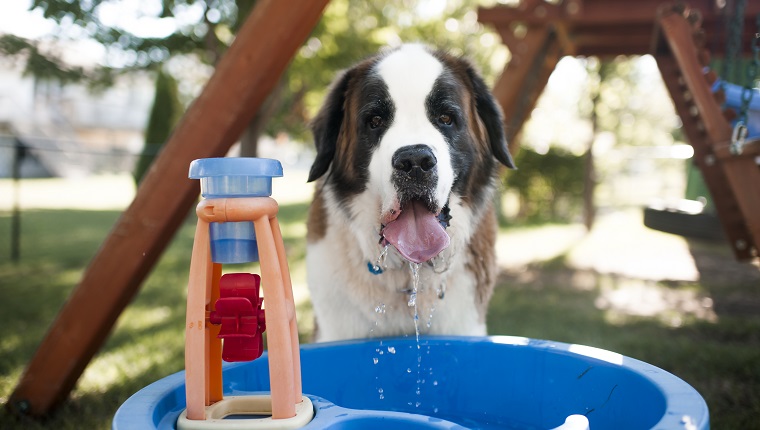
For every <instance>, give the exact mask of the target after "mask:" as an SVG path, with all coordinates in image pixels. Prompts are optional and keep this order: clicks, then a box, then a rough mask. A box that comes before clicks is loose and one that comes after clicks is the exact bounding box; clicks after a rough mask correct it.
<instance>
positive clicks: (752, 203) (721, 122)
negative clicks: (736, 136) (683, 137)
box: [658, 13, 760, 260]
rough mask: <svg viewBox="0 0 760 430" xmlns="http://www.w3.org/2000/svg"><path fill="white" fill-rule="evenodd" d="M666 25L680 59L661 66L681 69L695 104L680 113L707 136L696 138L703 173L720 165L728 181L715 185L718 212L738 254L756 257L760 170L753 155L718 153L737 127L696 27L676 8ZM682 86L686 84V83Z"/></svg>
mask: <svg viewBox="0 0 760 430" xmlns="http://www.w3.org/2000/svg"><path fill="white" fill-rule="evenodd" d="M660 28H661V30H662V36H663V37H664V39H665V42H666V43H667V48H668V49H669V52H670V54H671V55H672V58H673V60H674V61H673V63H672V64H670V65H669V66H667V65H665V64H663V66H661V67H670V68H671V70H674V71H675V73H680V78H681V82H683V85H684V86H685V89H686V90H687V91H688V95H689V99H690V100H689V103H688V104H689V105H691V106H685V107H681V109H682V110H679V114H680V115H681V117H682V119H683V120H684V123H686V121H695V122H696V125H695V126H696V127H698V128H699V130H698V131H699V132H700V134H703V135H704V136H703V137H701V139H700V138H699V137H697V139H696V140H697V141H698V142H701V143H700V144H697V145H695V154H696V155H697V156H699V157H700V158H701V160H698V161H699V162H700V163H701V165H700V167H701V168H702V170H703V172H705V171H707V172H710V171H712V170H714V169H718V170H719V171H720V172H721V173H722V176H723V177H724V178H725V179H724V180H725V181H726V182H727V186H728V190H720V189H716V190H715V191H714V190H713V189H711V190H710V192H711V195H712V197H713V199H714V200H716V198H717V199H720V200H723V203H722V206H721V207H718V205H717V201H716V207H717V209H718V216H719V218H721V222H722V223H723V225H724V229H725V230H726V233H727V236H728V237H729V239H730V241H731V245H732V247H733V250H734V253H735V255H736V256H737V258H738V259H741V260H748V259H752V258H754V257H755V256H756V255H757V245H758V244H760V187H758V186H757V184H759V183H760V171H758V168H757V165H756V164H755V161H754V159H752V158H749V157H734V158H732V159H723V160H721V159H719V158H718V157H717V156H716V148H717V147H719V146H723V145H725V144H726V143H727V142H729V141H730V140H731V131H732V130H731V126H730V125H729V123H728V121H726V120H725V118H724V117H723V114H722V112H721V109H720V106H719V105H718V103H717V102H716V101H715V98H714V97H713V94H712V91H711V90H710V87H709V85H708V84H707V81H706V79H705V77H704V75H703V74H702V73H703V72H702V65H701V64H700V62H699V58H698V50H697V47H696V46H695V44H694V40H693V29H692V27H691V25H690V24H689V22H688V21H687V20H686V19H685V18H684V17H683V16H682V15H680V14H675V13H671V14H665V15H664V16H662V17H661V18H660ZM658 61H660V62H663V59H661V58H660V57H659V56H658ZM672 73H674V72H670V75H672ZM663 76H665V71H664V70H663ZM668 79H669V80H670V81H671V83H670V84H669V89H670V88H671V87H672V86H673V85H674V84H673V83H672V80H673V78H672V76H669V77H668ZM676 85H680V82H677V83H676ZM686 93H687V92H685V91H683V90H676V91H675V93H674V91H673V90H671V95H672V96H673V98H674V100H676V99H677V98H681V97H684V95H685V94H686ZM697 121H698V122H697ZM692 144H694V143H692ZM698 150H699V152H698ZM698 165H699V164H698ZM721 173H715V174H710V173H708V174H706V175H705V180H706V182H709V181H713V182H714V184H713V186H714V187H715V186H717V185H719V186H720V187H721V188H722V187H723V184H722V183H721V182H722V180H720V179H716V178H718V177H719V176H721ZM708 186H710V184H709V183H708ZM736 207H738V211H737V210H736ZM721 210H722V211H721ZM740 220H741V221H740ZM739 224H742V225H743V228H742V227H741V226H740V225H739Z"/></svg>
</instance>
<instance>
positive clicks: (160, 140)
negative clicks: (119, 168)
mask: <svg viewBox="0 0 760 430" xmlns="http://www.w3.org/2000/svg"><path fill="white" fill-rule="evenodd" d="M183 112H184V108H183V107H182V104H181V103H180V101H179V96H178V94H177V81H175V80H174V78H173V77H171V75H168V74H167V73H165V72H164V71H159V72H158V78H157V79H156V95H155V97H154V99H153V107H151V110H150V116H149V117H148V126H147V127H146V129H145V146H144V149H143V152H142V154H140V157H139V158H138V160H137V165H136V166H135V171H134V178H135V183H138V184H139V183H140V181H141V180H142V178H143V176H144V175H145V173H146V172H147V171H148V168H150V165H151V164H152V163H153V160H154V159H155V158H156V156H157V155H158V152H159V151H160V150H161V147H162V146H163V145H164V143H165V142H166V141H167V140H168V139H169V136H170V135H171V132H172V129H173V128H174V126H175V125H176V124H177V122H179V119H180V117H181V116H182V113H183Z"/></svg>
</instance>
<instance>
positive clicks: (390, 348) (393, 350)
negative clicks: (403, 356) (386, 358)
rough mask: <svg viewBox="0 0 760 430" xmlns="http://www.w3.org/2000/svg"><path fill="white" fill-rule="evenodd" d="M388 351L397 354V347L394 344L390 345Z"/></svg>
mask: <svg viewBox="0 0 760 430" xmlns="http://www.w3.org/2000/svg"><path fill="white" fill-rule="evenodd" d="M388 352H390V353H391V354H395V353H396V348H395V347H393V346H389V347H388Z"/></svg>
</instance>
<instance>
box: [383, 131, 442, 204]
mask: <svg viewBox="0 0 760 430" xmlns="http://www.w3.org/2000/svg"><path fill="white" fill-rule="evenodd" d="M391 164H392V166H393V177H392V178H393V185H394V186H395V187H396V191H397V192H398V194H399V200H400V201H401V203H402V204H404V203H406V202H407V201H409V200H420V201H422V202H424V203H425V205H426V206H427V207H428V209H429V210H430V211H431V212H433V211H436V209H437V208H436V207H435V206H436V204H435V202H433V194H434V190H435V187H436V185H437V183H438V169H437V168H436V166H437V164H438V160H437V159H436V158H435V154H433V150H432V149H431V148H430V147H429V146H427V145H422V144H419V145H409V146H404V147H403V148H400V149H398V150H397V151H396V152H395V153H394V154H393V158H392V159H391Z"/></svg>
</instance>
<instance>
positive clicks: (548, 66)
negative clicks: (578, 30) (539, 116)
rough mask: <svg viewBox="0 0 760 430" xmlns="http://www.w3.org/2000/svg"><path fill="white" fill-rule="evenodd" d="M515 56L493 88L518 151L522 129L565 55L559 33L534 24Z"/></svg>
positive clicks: (511, 144) (515, 47)
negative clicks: (518, 137)
mask: <svg viewBox="0 0 760 430" xmlns="http://www.w3.org/2000/svg"><path fill="white" fill-rule="evenodd" d="M510 50H511V51H512V59H510V61H509V62H508V63H507V64H506V66H505V68H504V71H503V72H502V74H501V76H500V77H499V79H498V80H497V81H496V84H495V85H494V88H493V94H494V97H496V100H498V102H499V105H500V106H501V109H502V111H503V112H504V120H505V125H506V132H507V142H509V147H510V151H512V153H516V151H517V143H516V141H517V139H516V136H517V135H518V134H519V132H520V130H521V129H522V126H523V124H524V123H525V121H526V120H527V118H528V116H529V115H530V112H531V111H532V110H533V107H535V104H536V101H537V100H538V97H539V96H540V95H541V93H542V92H543V90H544V87H545V86H546V83H547V81H548V80H549V75H551V72H552V71H553V70H554V67H555V66H556V65H557V63H558V62H559V59H560V58H561V51H562V50H561V46H560V42H559V40H558V39H557V37H556V35H555V34H553V33H552V32H551V31H550V30H549V28H547V27H531V28H529V29H528V32H527V33H526V35H525V37H524V38H523V39H522V40H521V41H520V45H513V47H512V48H510Z"/></svg>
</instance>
